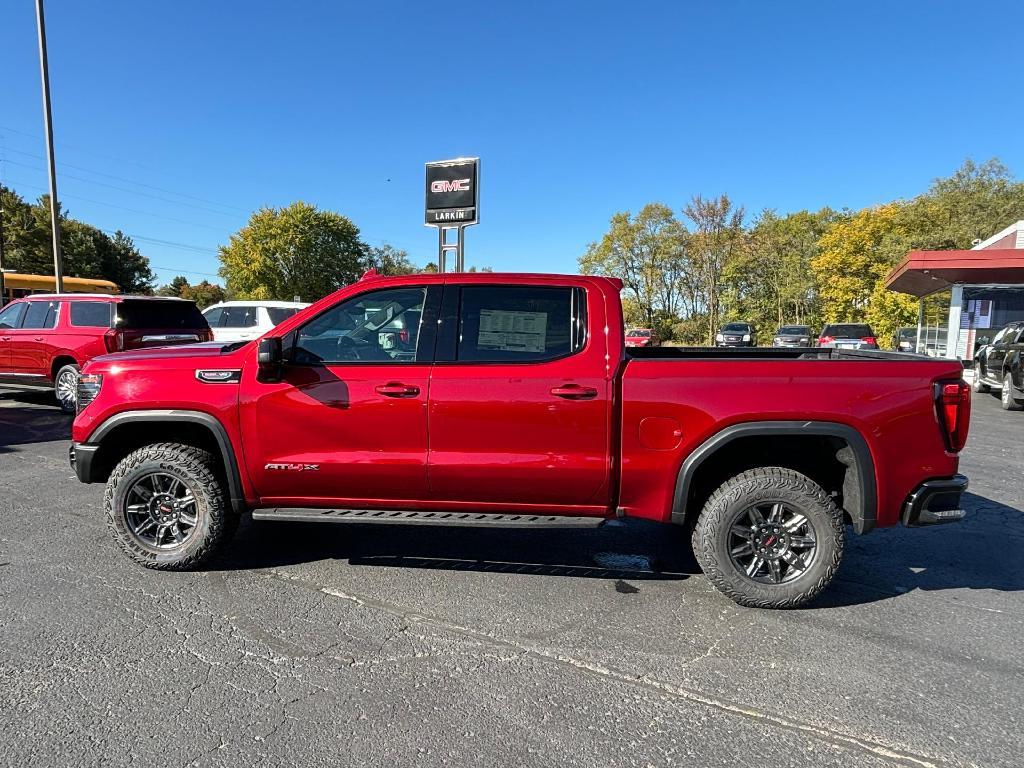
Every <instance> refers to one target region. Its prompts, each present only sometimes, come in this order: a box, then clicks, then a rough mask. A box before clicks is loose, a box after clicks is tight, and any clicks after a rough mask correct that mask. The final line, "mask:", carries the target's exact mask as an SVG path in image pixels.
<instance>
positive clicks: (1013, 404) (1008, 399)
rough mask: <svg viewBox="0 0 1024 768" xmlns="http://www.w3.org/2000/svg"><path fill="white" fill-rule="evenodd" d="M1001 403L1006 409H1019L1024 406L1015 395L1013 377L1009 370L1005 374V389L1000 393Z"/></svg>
mask: <svg viewBox="0 0 1024 768" xmlns="http://www.w3.org/2000/svg"><path fill="white" fill-rule="evenodd" d="M999 404H1000V405H1002V406H1003V410H1004V411H1019V410H1020V409H1021V408H1024V403H1021V401H1020V400H1018V399H1017V398H1016V397H1014V396H1013V377H1012V376H1010V372H1009V371H1007V372H1006V373H1004V374H1003V390H1002V392H1000V393H999Z"/></svg>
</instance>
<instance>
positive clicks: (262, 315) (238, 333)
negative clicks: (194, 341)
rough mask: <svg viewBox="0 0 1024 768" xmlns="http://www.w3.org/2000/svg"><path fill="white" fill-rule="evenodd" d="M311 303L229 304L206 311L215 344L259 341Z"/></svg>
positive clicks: (264, 302) (266, 302) (216, 305)
mask: <svg viewBox="0 0 1024 768" xmlns="http://www.w3.org/2000/svg"><path fill="white" fill-rule="evenodd" d="M308 306H309V304H303V303H301V302H298V301H225V302H223V303H221V304H214V305H213V306H211V307H207V308H206V309H204V310H203V317H205V318H206V322H208V323H209V324H210V328H211V329H212V330H213V338H214V340H215V341H248V340H249V339H257V338H259V337H260V336H262V335H263V334H264V333H266V332H267V331H269V330H270V329H271V328H273V327H274V326H275V325H277V324H278V323H280V322H282V321H283V320H287V319H288V318H289V317H291V316H292V315H294V314H295V313H296V312H298V311H300V310H303V309H305V308H306V307H308Z"/></svg>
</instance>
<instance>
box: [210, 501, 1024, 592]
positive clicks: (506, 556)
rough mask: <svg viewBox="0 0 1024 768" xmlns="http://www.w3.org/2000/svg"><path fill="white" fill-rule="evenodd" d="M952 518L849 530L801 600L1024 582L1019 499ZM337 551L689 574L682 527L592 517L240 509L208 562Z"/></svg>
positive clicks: (515, 566)
mask: <svg viewBox="0 0 1024 768" xmlns="http://www.w3.org/2000/svg"><path fill="white" fill-rule="evenodd" d="M965 506H966V507H967V509H968V515H967V517H966V518H965V519H964V520H963V521H962V522H960V523H958V524H952V525H945V526H937V527H935V528H925V529H915V530H907V529H904V528H901V527H895V528H889V529H882V530H877V531H874V532H872V533H871V534H870V535H868V536H856V535H854V534H853V533H852V531H850V532H849V533H848V536H847V548H846V554H845V557H844V560H843V564H842V566H841V568H840V571H839V574H838V576H837V577H836V580H835V581H834V582H833V583H832V585H831V587H830V588H829V589H827V590H826V591H825V592H824V593H823V594H822V595H821V596H820V597H819V598H817V599H816V600H814V601H813V602H812V603H810V604H809V605H808V606H806V607H805V610H814V609H830V608H841V607H847V606H853V605H861V604H866V603H875V602H879V601H882V600H889V599H892V598H896V597H899V596H901V595H904V594H906V593H908V592H912V591H915V590H921V591H925V592H937V591H946V590H964V589H971V590H993V591H997V592H1015V591H1021V590H1024V572H1022V570H1021V569H1020V568H1019V565H1018V561H1019V556H1018V555H1017V554H1016V553H1017V552H1018V551H1019V549H1020V547H1021V546H1024V511H1021V510H1020V509H1017V508H1016V507H1011V506H1009V505H1006V504H1002V503H1000V502H997V501H993V500H992V499H988V498H985V497H983V496H979V495H976V494H967V495H966V496H965ZM323 560H345V561H347V562H348V563H349V564H350V565H355V566H367V567H375V566H376V567H380V566H384V567H391V568H427V569H434V570H447V571H474V572H486V573H516V574H523V575H524V576H528V575H544V576H564V577H572V578H588V579H611V580H618V582H617V583H616V589H617V590H618V591H620V592H630V591H636V590H635V589H634V588H631V587H630V585H628V584H626V583H625V582H626V581H627V580H628V581H634V582H640V581H650V580H676V581H679V580H684V579H687V578H689V577H690V576H692V575H699V574H700V569H699V568H698V566H697V564H696V561H695V560H694V558H693V553H692V551H691V549H690V545H689V541H688V536H687V535H686V532H685V531H683V530H682V529H680V528H674V527H671V526H661V525H656V524H653V523H646V522H643V521H612V522H611V523H606V524H604V525H602V526H601V527H599V528H593V529H532V530H530V529H486V528H455V527H447V526H438V527H430V526H402V525H392V526H388V525H352V524H346V525H327V524H309V523H274V522H257V523H253V522H252V521H250V520H248V519H246V520H245V521H244V522H243V524H242V526H241V528H240V530H239V533H238V536H237V537H236V539H235V540H234V541H233V542H232V544H231V545H229V547H228V550H227V551H226V552H225V553H224V555H223V556H222V557H221V558H220V559H219V560H218V561H217V562H216V563H214V564H213V565H212V566H211V570H249V569H264V568H274V567H282V566H288V565H297V564H301V563H307V562H315V561H323Z"/></svg>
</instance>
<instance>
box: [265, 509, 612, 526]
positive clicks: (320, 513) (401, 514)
mask: <svg viewBox="0 0 1024 768" xmlns="http://www.w3.org/2000/svg"><path fill="white" fill-rule="evenodd" d="M252 519H253V520H284V521H289V522H295V523H400V524H403V525H466V526H470V525H472V526H477V525H484V526H495V527H499V528H537V527H542V528H596V527H597V526H599V525H600V524H601V523H603V522H604V521H605V519H606V518H603V517H573V516H566V515H522V514H505V513H489V512H445V511H419V510H403V509H387V510H384V509H312V508H309V507H288V508H279V509H254V510H253V512H252Z"/></svg>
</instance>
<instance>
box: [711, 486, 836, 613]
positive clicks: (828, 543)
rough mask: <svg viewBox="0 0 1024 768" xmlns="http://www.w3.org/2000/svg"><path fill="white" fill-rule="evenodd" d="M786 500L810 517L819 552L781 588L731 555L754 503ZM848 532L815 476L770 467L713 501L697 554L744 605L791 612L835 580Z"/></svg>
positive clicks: (724, 490)
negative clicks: (735, 533) (739, 522)
mask: <svg viewBox="0 0 1024 768" xmlns="http://www.w3.org/2000/svg"><path fill="white" fill-rule="evenodd" d="M773 502H783V503H785V504H786V505H787V506H789V507H791V508H793V509H795V510H797V511H799V512H800V513H801V514H803V515H804V516H806V517H807V520H808V522H809V523H810V526H811V527H812V528H813V530H814V536H815V539H816V540H817V548H816V551H815V554H814V560H813V562H812V563H811V565H810V566H809V567H808V569H807V571H806V572H805V573H803V574H801V575H800V576H799V577H797V578H796V579H794V580H792V581H789V582H785V583H782V584H764V583H760V582H756V581H754V580H753V579H751V578H749V577H748V576H747V575H746V574H745V573H742V572H740V571H739V570H737V568H736V566H735V565H734V564H733V562H732V558H731V557H730V556H729V549H728V547H729V535H728V531H729V528H730V526H731V525H732V522H733V521H734V519H735V518H736V516H737V515H739V514H740V513H741V512H743V511H744V510H746V509H748V508H749V507H751V506H752V505H754V504H764V505H767V504H771V503H773ZM844 543H845V528H844V525H843V518H842V513H841V512H840V511H839V510H838V509H837V508H836V506H835V504H834V502H833V501H832V500H831V498H830V497H829V496H828V495H827V494H826V493H825V492H824V491H823V490H822V489H821V487H820V486H818V485H817V484H816V483H814V481H812V480H811V479H810V478H808V477H806V476H804V475H801V474H799V473H798V472H795V471H793V470H787V469H781V468H766V469H761V470H751V471H749V472H744V473H742V474H740V475H737V476H736V477H734V478H732V479H731V480H729V481H727V482H726V483H725V484H723V486H722V487H721V488H720V489H719V490H718V491H717V492H715V493H714V494H712V496H711V498H710V499H709V500H708V503H707V505H706V506H705V508H704V511H703V512H702V513H701V517H700V520H699V521H698V523H697V527H696V529H695V530H694V553H695V554H696V556H697V560H698V562H699V563H700V564H701V567H702V568H704V572H705V574H707V576H708V577H709V578H710V579H711V580H712V582H713V583H714V584H715V586H716V587H718V588H719V589H720V590H721V591H723V592H724V593H725V594H727V595H728V596H729V597H732V598H733V600H735V601H736V602H738V603H740V604H741V605H746V606H752V607H761V608H792V607H797V606H799V605H802V604H804V603H806V602H808V601H809V600H811V599H812V598H813V597H814V596H816V595H817V594H818V593H820V592H821V591H822V590H823V589H824V588H825V587H826V586H827V585H828V583H829V582H830V581H831V580H832V577H833V576H834V574H835V571H836V569H837V567H838V565H839V561H840V559H841V558H842V552H843V546H844Z"/></svg>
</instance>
